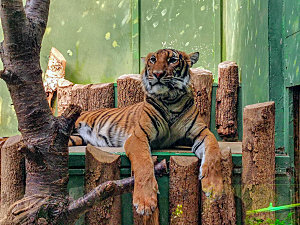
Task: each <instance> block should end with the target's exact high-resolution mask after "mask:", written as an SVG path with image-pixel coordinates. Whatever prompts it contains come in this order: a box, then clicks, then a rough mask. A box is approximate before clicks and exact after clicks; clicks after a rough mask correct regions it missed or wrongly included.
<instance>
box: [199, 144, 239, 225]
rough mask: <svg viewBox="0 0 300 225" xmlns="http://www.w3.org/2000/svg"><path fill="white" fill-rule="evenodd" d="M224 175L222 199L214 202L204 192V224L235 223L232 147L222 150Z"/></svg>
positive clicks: (232, 224)
mask: <svg viewBox="0 0 300 225" xmlns="http://www.w3.org/2000/svg"><path fill="white" fill-rule="evenodd" d="M221 156H222V159H221V166H222V169H221V171H222V177H223V183H224V194H223V196H222V198H221V199H219V200H217V201H214V202H212V201H211V200H210V199H208V198H207V197H206V196H205V194H204V193H203V194H202V224H223V225H235V224H236V213H235V201H234V189H233V187H232V170H233V163H232V155H231V150H230V148H227V149H222V150H221Z"/></svg>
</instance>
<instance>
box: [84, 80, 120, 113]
mask: <svg viewBox="0 0 300 225" xmlns="http://www.w3.org/2000/svg"><path fill="white" fill-rule="evenodd" d="M114 106H115V99H114V84H113V83H106V84H93V85H91V86H90V88H89V99H88V110H89V111H93V110H96V109H100V108H114Z"/></svg>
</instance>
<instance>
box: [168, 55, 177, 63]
mask: <svg viewBox="0 0 300 225" xmlns="http://www.w3.org/2000/svg"><path fill="white" fill-rule="evenodd" d="M177 60H178V58H176V57H171V58H169V59H168V63H171V64H172V63H176V62H177Z"/></svg>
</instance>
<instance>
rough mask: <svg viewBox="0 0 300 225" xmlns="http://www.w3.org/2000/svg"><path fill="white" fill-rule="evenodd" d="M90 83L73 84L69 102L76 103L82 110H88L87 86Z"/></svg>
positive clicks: (88, 86)
mask: <svg viewBox="0 0 300 225" xmlns="http://www.w3.org/2000/svg"><path fill="white" fill-rule="evenodd" d="M90 86H91V84H86V85H84V84H75V85H74V86H73V87H72V91H71V104H74V105H78V106H80V107H81V109H82V111H88V110H89V103H88V102H89V88H90Z"/></svg>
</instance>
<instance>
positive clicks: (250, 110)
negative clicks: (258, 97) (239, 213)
mask: <svg viewBox="0 0 300 225" xmlns="http://www.w3.org/2000/svg"><path fill="white" fill-rule="evenodd" d="M274 136H275V104H274V102H265V103H258V104H254V105H248V106H246V107H245V108H244V116H243V146H242V164H243V173H242V201H243V210H244V216H245V215H246V214H245V213H246V212H247V211H251V210H255V209H260V208H266V207H268V206H269V204H270V203H273V204H274V202H275V142H274ZM253 217H256V218H260V219H263V220H265V219H267V218H270V219H274V218H275V213H274V212H270V213H262V214H258V215H252V216H249V217H248V218H246V219H249V220H251V219H252V218H253Z"/></svg>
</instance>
